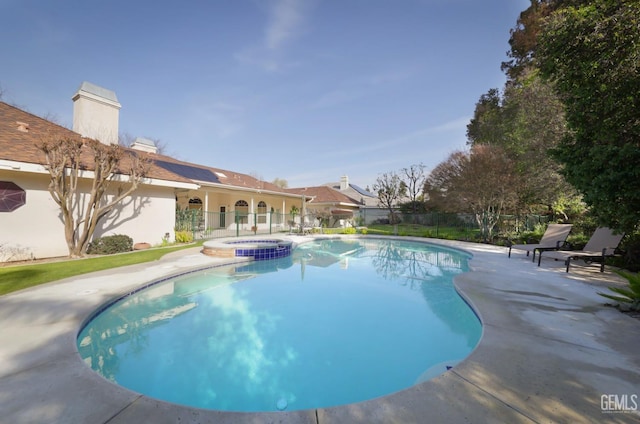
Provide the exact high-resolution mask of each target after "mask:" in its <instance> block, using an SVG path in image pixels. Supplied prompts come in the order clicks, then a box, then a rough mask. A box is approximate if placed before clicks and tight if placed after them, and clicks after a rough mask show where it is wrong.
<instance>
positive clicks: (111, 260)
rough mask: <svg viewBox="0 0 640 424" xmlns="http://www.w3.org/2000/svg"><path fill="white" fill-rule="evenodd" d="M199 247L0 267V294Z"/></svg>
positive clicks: (147, 260) (151, 259)
mask: <svg viewBox="0 0 640 424" xmlns="http://www.w3.org/2000/svg"><path fill="white" fill-rule="evenodd" d="M200 245H202V241H201V242H198V243H195V244H188V245H182V246H176V247H165V248H158V249H149V250H141V251H136V252H128V253H121V254H117V255H108V256H100V257H93V258H84V259H71V260H67V261H60V262H46V263H37V264H29V265H17V266H5V267H2V268H0V295H3V294H7V293H11V292H14V291H17V290H22V289H26V288H28V287H33V286H37V285H39V284H44V283H49V282H51V281H56V280H61V279H63V278H67V277H73V276H75V275H81V274H86V273H89V272H94V271H101V270H103V269H110V268H117V267H121V266H126V265H133V264H139V263H143V262H151V261H155V260H158V259H160V258H161V257H162V256H164V255H166V254H167V253H171V252H175V251H177V250H182V249H188V248H190V247H197V246H200Z"/></svg>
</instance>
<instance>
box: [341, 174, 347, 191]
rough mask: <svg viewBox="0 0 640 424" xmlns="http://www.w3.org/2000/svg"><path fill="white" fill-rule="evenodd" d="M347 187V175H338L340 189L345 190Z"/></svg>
mask: <svg viewBox="0 0 640 424" xmlns="http://www.w3.org/2000/svg"><path fill="white" fill-rule="evenodd" d="M348 188H349V177H348V176H346V175H343V176H342V177H340V190H346V189H348Z"/></svg>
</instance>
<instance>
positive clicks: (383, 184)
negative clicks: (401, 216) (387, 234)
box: [373, 172, 406, 224]
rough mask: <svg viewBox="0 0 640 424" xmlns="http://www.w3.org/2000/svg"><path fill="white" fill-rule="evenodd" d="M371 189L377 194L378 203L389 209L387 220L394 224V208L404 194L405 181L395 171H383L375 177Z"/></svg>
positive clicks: (395, 219)
mask: <svg viewBox="0 0 640 424" xmlns="http://www.w3.org/2000/svg"><path fill="white" fill-rule="evenodd" d="M373 191H374V192H375V193H376V194H377V195H378V203H379V205H380V206H382V207H383V208H385V209H388V210H389V221H390V222H391V223H392V224H395V223H396V222H397V217H396V214H395V212H394V208H395V207H396V205H397V203H398V200H400V199H401V198H402V197H403V196H404V195H405V192H406V186H405V183H404V182H403V181H402V179H401V178H400V176H399V175H398V174H396V173H395V172H385V173H384V174H382V175H380V176H378V178H376V182H375V183H374V184H373Z"/></svg>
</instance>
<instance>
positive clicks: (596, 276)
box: [0, 235, 640, 424]
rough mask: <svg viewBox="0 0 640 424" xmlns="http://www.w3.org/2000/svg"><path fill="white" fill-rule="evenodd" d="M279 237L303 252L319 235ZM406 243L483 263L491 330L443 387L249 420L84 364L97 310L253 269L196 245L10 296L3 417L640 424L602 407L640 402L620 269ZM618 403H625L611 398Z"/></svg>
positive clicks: (638, 323) (464, 246)
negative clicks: (134, 294) (201, 278)
mask: <svg viewBox="0 0 640 424" xmlns="http://www.w3.org/2000/svg"><path fill="white" fill-rule="evenodd" d="M319 237H322V238H327V236H326V235H325V236H319ZM332 237H335V236H332ZM357 237H358V236H346V237H345V238H357ZM360 237H362V236H360ZM366 237H367V238H368V237H369V236H366ZM277 238H278V239H289V240H292V241H294V243H295V244H298V243H301V242H305V241H309V240H313V239H314V238H315V237H313V236H286V235H278V237H277ZM400 239H402V240H417V241H423V242H424V241H426V242H429V243H432V244H440V245H444V246H447V247H451V248H456V249H460V250H463V251H465V252H468V253H470V254H471V255H472V258H471V259H470V261H469V263H470V266H471V271H470V272H468V273H464V274H461V275H459V276H457V277H456V278H455V285H456V288H457V289H458V291H459V292H460V293H461V295H462V296H463V297H464V298H465V300H466V301H467V302H468V303H469V304H470V305H471V306H472V307H473V308H474V310H475V311H476V313H477V314H478V316H479V317H480V319H481V320H482V322H483V335H482V338H481V340H480V343H479V344H478V346H477V347H476V349H475V350H474V351H473V352H472V353H471V355H470V356H469V357H467V358H466V359H465V360H463V361H462V362H461V363H460V364H458V365H457V366H456V367H454V368H453V369H451V370H450V371H447V372H445V373H444V374H442V375H440V376H438V377H436V378H434V379H432V380H429V381H426V382H424V383H421V384H418V385H416V386H413V387H411V388H409V389H406V390H403V391H400V392H397V393H394V394H391V395H388V396H384V397H381V398H377V399H372V400H369V401H365V402H360V403H356V404H351V405H345V406H338V407H333V408H322V409H316V410H306V411H284V412H269V413H238V412H224V411H211V410H202V409H195V408H189V407H185V406H180V405H174V404H170V403H167V402H162V401H158V400H155V399H151V398H148V397H146V396H143V395H140V394H137V393H134V392H131V391H129V390H127V389H124V388H122V387H120V386H117V385H115V384H113V383H111V382H109V381H107V380H105V379H103V378H102V377H100V376H98V375H97V374H96V373H94V372H93V371H92V370H91V369H89V368H88V367H87V366H85V364H84V363H83V362H82V360H81V359H80V356H79V354H78V352H77V348H76V345H75V340H76V336H77V333H78V331H79V328H80V326H81V325H82V323H83V322H84V321H85V320H86V319H87V318H88V317H89V316H90V315H91V313H93V312H94V311H95V310H96V308H98V307H100V305H103V304H105V303H107V302H109V301H110V300H112V299H114V298H115V297H117V296H120V295H122V294H123V293H126V292H127V291H130V290H135V289H137V288H138V287H139V286H141V285H144V284H146V283H148V282H149V281H153V280H157V279H161V278H164V277H166V276H168V275H172V274H177V273H183V272H189V271H190V270H195V269H199V268H205V267H209V266H223V265H225V264H229V263H231V262H233V263H236V262H239V261H243V259H242V258H237V259H234V260H230V259H220V258H212V257H208V256H205V255H203V254H200V253H199V251H198V250H193V249H190V250H188V251H183V252H176V253H174V254H169V255H167V256H165V257H164V258H163V259H161V260H160V261H156V262H153V263H151V264H149V263H147V264H139V265H132V266H127V267H123V268H118V269H114V270H109V271H100V272H96V273H92V274H88V275H84V276H80V277H74V278H69V279H65V280H61V281H58V282H54V283H50V284H46V285H43V286H39V287H34V288H31V289H27V290H23V291H19V292H16V293H12V294H9V295H5V296H1V297H0V323H1V324H2V326H1V327H0V328H1V329H0V411H3V412H2V417H3V419H4V420H7V422H11V423H34V422H35V423H40V422H42V423H45V422H46V423H50V422H65V423H74V422H78V423H85V422H91V423H109V424H114V423H137V422H154V423H175V422H208V423H256V422H280V423H334V422H336V423H345V422H362V423H371V422H385V423H386V422H399V423H423V422H476V423H484V422H487V423H489V422H511V423H516V422H572V423H573V422H632V421H633V422H640V416H639V415H638V414H637V411H630V410H627V411H620V410H615V408H612V407H615V406H616V405H615V404H614V403H611V402H610V403H606V402H605V403H603V399H604V400H607V399H609V400H612V399H618V400H620V399H623V398H626V399H628V400H629V401H630V400H631V399H630V397H631V396H632V395H635V396H636V397H638V396H639V395H640V384H639V382H640V355H638V354H637V352H638V351H640V337H637V335H640V320H638V319H634V318H630V317H628V316H626V315H624V314H621V313H620V312H618V311H617V310H615V309H614V308H610V307H606V306H604V305H603V304H604V303H605V302H604V298H602V297H600V296H599V295H598V294H597V292H598V291H606V287H607V286H608V285H612V284H620V279H619V278H618V277H617V276H616V275H615V274H613V273H612V272H611V271H610V270H607V272H605V273H603V274H601V273H599V272H598V269H597V267H580V266H576V267H572V273H570V274H566V273H565V272H564V267H563V265H562V263H560V262H554V261H551V260H547V261H543V264H542V266H541V267H537V266H536V264H535V263H532V262H531V261H530V259H528V258H526V256H525V255H524V254H521V253H515V254H513V253H512V258H510V259H509V258H507V254H506V250H507V249H506V248H504V247H498V246H491V245H484V244H474V243H464V242H456V241H446V240H435V239H422V238H412V237H402V238H400ZM245 261H246V260H245ZM621 335H636V337H630V336H627V337H624V336H621ZM614 395H615V396H617V398H611V397H607V396H614ZM638 403H640V401H639V402H638ZM618 406H620V404H618ZM628 406H633V404H632V403H631V402H629V403H628ZM618 409H619V408H618Z"/></svg>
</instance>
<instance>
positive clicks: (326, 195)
mask: <svg viewBox="0 0 640 424" xmlns="http://www.w3.org/2000/svg"><path fill="white" fill-rule="evenodd" d="M287 191H288V192H290V193H294V194H297V195H300V196H301V195H305V196H307V197H309V196H311V197H313V199H312V200H310V201H309V202H308V204H309V205H317V204H323V205H326V204H329V205H336V206H337V205H340V206H351V207H358V203H357V202H356V201H354V200H353V199H352V198H350V197H349V196H345V195H344V194H342V193H341V192H339V191H336V190H334V189H332V188H331V187H328V186H318V187H304V188H289V189H287Z"/></svg>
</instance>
